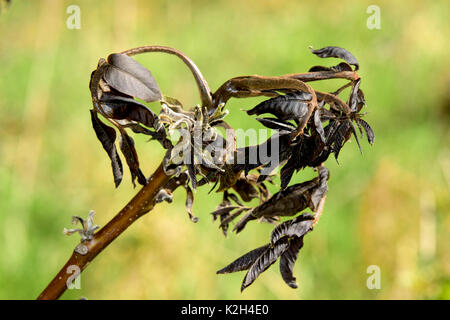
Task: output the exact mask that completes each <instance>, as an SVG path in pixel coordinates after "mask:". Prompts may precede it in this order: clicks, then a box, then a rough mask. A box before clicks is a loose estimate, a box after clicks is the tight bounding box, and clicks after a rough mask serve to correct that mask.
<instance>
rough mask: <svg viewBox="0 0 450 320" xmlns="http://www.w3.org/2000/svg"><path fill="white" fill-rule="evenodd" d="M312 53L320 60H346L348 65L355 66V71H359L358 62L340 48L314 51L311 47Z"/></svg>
mask: <svg viewBox="0 0 450 320" xmlns="http://www.w3.org/2000/svg"><path fill="white" fill-rule="evenodd" d="M309 49H310V50H311V52H312V53H314V54H315V55H316V56H318V57H320V58H329V57H333V58H339V59H343V60H345V61H346V62H347V63H348V64H351V65H354V66H355V71H357V70H358V69H359V63H358V60H356V58H355V57H354V56H353V55H352V54H351V53H350V52H348V51H347V50H345V49H343V48H340V47H325V48H322V49H318V50H314V49H313V48H312V47H309Z"/></svg>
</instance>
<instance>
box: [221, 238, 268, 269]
mask: <svg viewBox="0 0 450 320" xmlns="http://www.w3.org/2000/svg"><path fill="white" fill-rule="evenodd" d="M268 248H269V245H268V244H266V245H264V246H262V247H259V248H256V249H254V250H252V251H250V252H247V253H246V254H244V255H243V256H242V257H240V258H238V259H236V260H235V261H233V262H232V263H230V264H229V265H228V266H226V267H225V268H222V269H220V270H219V271H217V272H216V273H217V274H224V273H232V272H237V271H244V270H247V269H248V268H250V267H251V266H252V264H253V263H254V262H255V261H256V259H258V258H259V257H260V256H261V255H262V254H263V253H264V252H265V251H266V250H267V249H268Z"/></svg>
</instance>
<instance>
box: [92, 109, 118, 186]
mask: <svg viewBox="0 0 450 320" xmlns="http://www.w3.org/2000/svg"><path fill="white" fill-rule="evenodd" d="M90 111H91V120H92V126H93V127H94V131H95V134H96V135H97V138H98V140H100V142H101V143H102V146H103V149H105V151H106V153H107V154H108V156H109V158H110V159H111V166H112V171H113V176H114V184H115V185H116V188H117V187H118V186H119V184H120V182H121V181H122V177H123V168H122V161H120V158H119V155H118V153H117V150H116V146H115V144H114V142H115V141H116V131H115V130H114V129H113V128H111V127H109V126H107V125H106V124H104V123H103V122H102V121H101V120H100V119H99V118H98V116H97V112H96V111H95V110H90Z"/></svg>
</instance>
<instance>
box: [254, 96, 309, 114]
mask: <svg viewBox="0 0 450 320" xmlns="http://www.w3.org/2000/svg"><path fill="white" fill-rule="evenodd" d="M311 99H312V95H311V93H309V92H305V91H295V92H291V93H287V94H285V95H280V96H278V97H275V98H271V99H268V100H266V101H263V102H261V103H260V104H258V105H257V106H255V107H254V108H252V109H250V110H248V111H247V114H249V115H253V114H256V115H261V114H264V113H271V114H273V115H274V116H276V117H277V118H278V119H280V120H298V121H301V120H302V119H303V118H304V117H305V116H306V114H307V113H308V103H307V102H308V101H310V100H311Z"/></svg>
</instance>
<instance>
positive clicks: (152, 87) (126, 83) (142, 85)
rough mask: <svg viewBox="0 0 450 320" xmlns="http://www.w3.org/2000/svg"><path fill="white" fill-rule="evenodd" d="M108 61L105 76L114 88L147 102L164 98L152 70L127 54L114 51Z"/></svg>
mask: <svg viewBox="0 0 450 320" xmlns="http://www.w3.org/2000/svg"><path fill="white" fill-rule="evenodd" d="M108 63H109V65H108V67H107V68H106V70H105V72H104V74H103V78H104V79H105V81H106V82H107V83H108V85H110V86H111V87H113V88H114V89H116V90H118V91H120V92H122V93H124V94H127V95H129V96H132V97H136V98H139V99H142V100H144V101H146V102H152V101H157V100H160V99H161V98H162V96H161V91H160V89H159V87H158V84H157V83H156V81H155V79H154V78H153V76H152V74H151V72H150V71H149V70H147V69H146V68H145V67H143V66H142V65H141V64H139V63H138V62H137V61H135V60H134V59H132V58H130V57H129V56H127V55H125V54H121V53H113V54H111V55H109V57H108Z"/></svg>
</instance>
